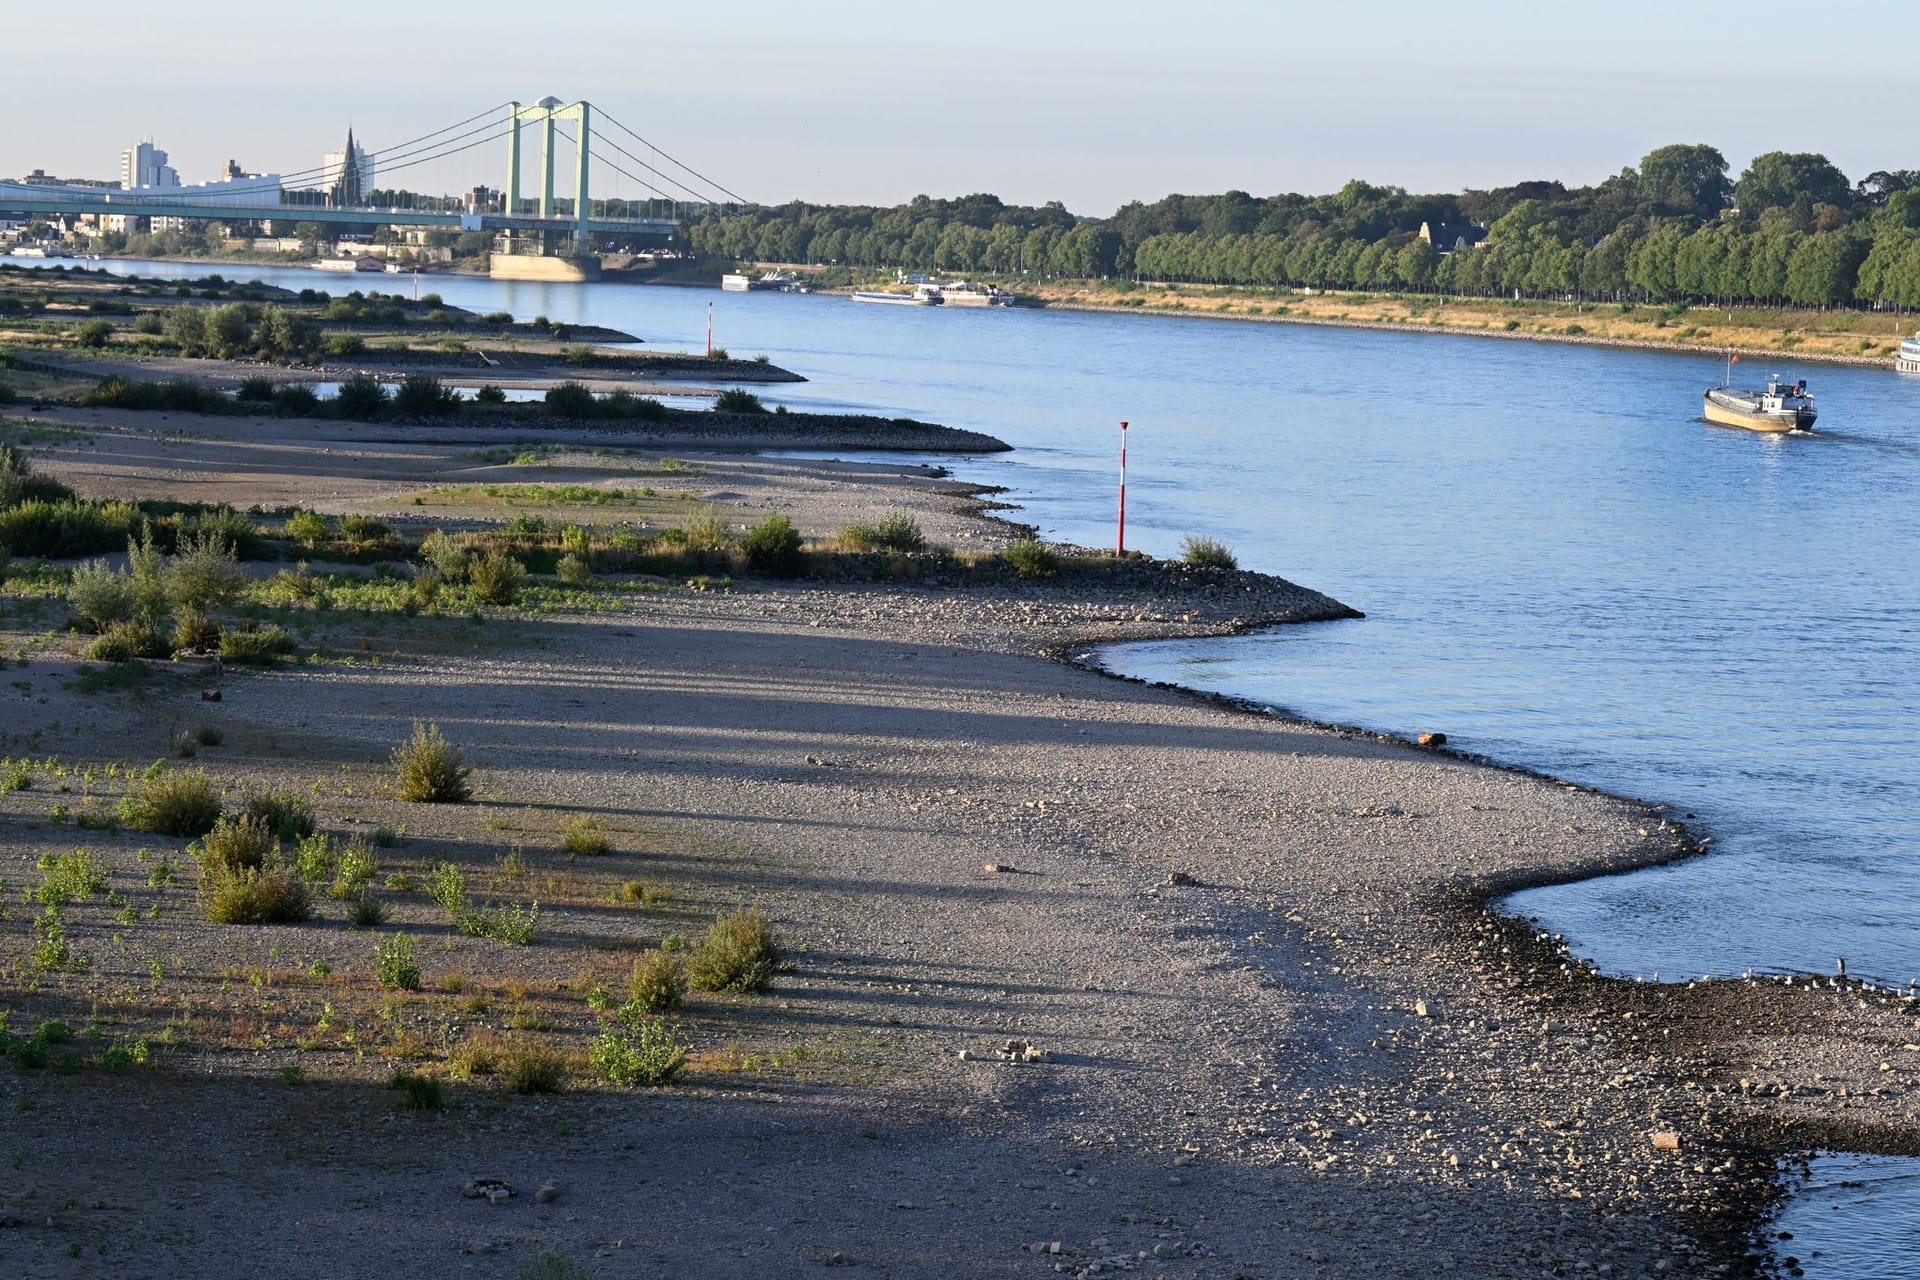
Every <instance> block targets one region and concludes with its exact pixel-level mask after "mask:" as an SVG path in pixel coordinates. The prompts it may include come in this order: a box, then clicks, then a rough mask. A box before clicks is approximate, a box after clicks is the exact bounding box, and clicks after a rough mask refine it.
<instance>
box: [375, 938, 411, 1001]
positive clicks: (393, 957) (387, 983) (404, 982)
mask: <svg viewBox="0 0 1920 1280" xmlns="http://www.w3.org/2000/svg"><path fill="white" fill-rule="evenodd" d="M373 977H374V981H376V982H378V983H379V984H380V985H381V986H382V987H383V988H385V989H386V990H388V991H418V990H419V989H420V961H419V960H418V958H417V957H416V956H415V954H414V942H413V938H412V937H411V936H410V935H408V934H404V933H396V934H394V935H393V936H392V937H390V938H382V939H381V940H380V941H379V942H378V943H376V944H374V948H373Z"/></svg>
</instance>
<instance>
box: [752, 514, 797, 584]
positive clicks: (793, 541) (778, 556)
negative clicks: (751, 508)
mask: <svg viewBox="0 0 1920 1280" xmlns="http://www.w3.org/2000/svg"><path fill="white" fill-rule="evenodd" d="M800 545H801V543H800V531H799V530H797V529H795V528H794V527H793V521H791V520H789V519H788V518H787V517H785V516H783V515H771V516H768V517H767V518H766V519H765V520H762V521H761V522H760V523H759V524H756V525H754V526H753V528H751V529H749V530H747V536H746V537H745V538H744V539H742V541H741V544H740V547H741V551H742V552H743V553H744V554H745V555H746V558H747V567H748V568H749V569H752V570H753V571H754V572H756V573H765V574H770V575H772V576H773V577H776V578H790V577H793V576H794V575H795V574H797V573H799V572H800V566H801V563H802V561H801V556H800Z"/></svg>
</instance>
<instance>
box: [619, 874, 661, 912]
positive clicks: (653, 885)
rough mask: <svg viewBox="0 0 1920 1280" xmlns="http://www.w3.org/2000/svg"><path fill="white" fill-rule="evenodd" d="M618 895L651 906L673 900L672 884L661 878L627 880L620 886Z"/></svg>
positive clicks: (626, 899) (628, 900)
mask: <svg viewBox="0 0 1920 1280" xmlns="http://www.w3.org/2000/svg"><path fill="white" fill-rule="evenodd" d="M620 897H621V898H622V899H624V900H625V901H627V902H637V903H639V904H640V905H642V906H647V907H651V906H654V905H656V904H658V903H662V902H672V901H673V886H672V885H670V884H667V883H666V882H665V881H663V880H628V881H626V882H625V883H623V884H622V885H621V886H620Z"/></svg>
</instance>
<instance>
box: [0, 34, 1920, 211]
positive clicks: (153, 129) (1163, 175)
mask: <svg viewBox="0 0 1920 1280" xmlns="http://www.w3.org/2000/svg"><path fill="white" fill-rule="evenodd" d="M0 43H4V44H5V46H7V52H8V55H9V56H8V57H7V58H6V61H5V66H6V71H5V73H4V74H3V75H0V121H4V122H5V123H4V124H0V177H16V176H19V175H21V174H24V173H26V172H27V171H29V170H31V169H35V168H40V169H45V170H46V171H48V172H49V173H53V174H57V175H59V176H62V177H99V178H115V177H118V170H119V156H120V152H121V151H122V150H123V149H124V148H125V147H127V146H129V145H131V144H132V143H134V142H136V141H140V140H144V139H147V138H152V139H153V140H154V141H155V142H156V143H157V144H158V145H159V146H161V147H162V148H164V149H165V150H167V151H168V152H169V153H170V155H171V157H172V160H173V163H174V165H175V167H176V168H178V169H179V170H180V172H181V177H182V180H183V181H187V182H194V181H204V180H207V179H210V178H213V177H215V176H217V174H218V172H219V171H220V168H221V166H222V165H224V163H225V162H226V161H227V160H228V159H229V158H233V159H236V160H238V161H239V162H240V163H241V164H242V165H243V166H245V167H246V168H248V169H249V170H267V171H274V172H282V173H293V172H295V171H298V170H306V169H311V168H314V167H316V166H317V165H318V164H319V163H320V160H321V156H322V154H323V153H324V152H326V151H327V150H329V149H332V148H335V147H337V146H339V145H340V140H341V138H342V137H343V136H344V135H345V132H346V129H347V126H348V125H349V124H350V123H351V124H352V126H353V127H354V129H355V132H356V136H357V137H358V138H359V139H361V140H362V141H364V143H365V144H366V145H367V146H369V147H371V148H373V149H376V150H381V149H386V148H391V147H394V146H396V145H397V144H402V143H405V142H407V141H408V140H410V139H413V138H416V137H418V136H420V135H422V134H426V133H429V132H431V131H433V130H435V129H439V128H442V127H443V126H447V125H451V124H453V123H454V122H456V121H459V120H463V119H466V118H468V117H471V116H474V115H476V113H481V112H485V111H487V110H488V109H489V108H492V107H494V106H496V105H498V104H504V103H505V102H507V101H508V100H510V99H518V100H520V101H526V102H531V101H535V100H538V99H540V98H542V97H545V96H547V95H549V94H551V95H553V96H555V97H559V98H561V99H563V100H567V101H572V100H574V99H582V98H584V99H586V100H588V101H590V102H591V103H593V104H594V107H595V109H596V111H597V112H599V113H601V114H602V115H603V116H605V117H609V118H611V119H613V120H617V121H619V122H621V123H623V124H625V125H626V126H628V127H629V128H630V129H632V130H634V131H635V133H637V134H639V135H641V136H642V137H644V138H646V139H647V140H648V141H649V142H650V143H651V144H653V145H654V146H656V147H659V148H661V149H662V150H664V151H665V152H666V153H667V154H669V155H672V156H674V157H677V158H678V159H679V160H681V161H683V162H684V163H686V164H687V165H689V166H691V168H693V169H694V170H696V171H698V172H699V173H701V174H702V175H705V177H707V178H708V179H710V180H711V181H712V182H713V183H716V184H718V185H719V186H720V187H723V188H725V189H726V190H728V191H730V192H734V193H738V194H739V195H740V196H742V197H744V198H746V199H749V200H755V201H761V202H766V203H779V202H783V201H786V200H790V199H802V200H808V201H813V202H819V203H880V204H894V203H898V202H900V201H903V200H907V199H910V198H912V197H913V196H914V195H916V194H922V193H924V194H928V195H936V196H940V195H946V196H955V195H964V194H967V193H970V192H975V191H990V192H993V193H995V194H998V195H1000V196H1001V197H1003V198H1004V199H1007V200H1008V201H1010V202H1018V203H1042V202H1045V201H1048V200H1060V201H1062V202H1064V203H1065V204H1066V205H1067V207H1068V208H1069V209H1072V210H1073V211H1074V212H1075V213H1079V214H1084V215H1093V216H1103V215H1105V214H1108V213H1111V212H1112V211H1113V210H1114V209H1115V208H1116V207H1117V206H1119V205H1120V204H1122V203H1124V202H1125V201H1128V200H1132V199H1141V200H1153V199H1157V198H1158V197H1160V196H1162V195H1165V194H1167V193H1169V192H1175V191H1178V192H1187V193H1205V192H1217V191H1225V190H1229V189H1236V188H1237V189H1240V190H1244V191H1250V192H1252V193H1253V194H1255V195H1270V194H1273V193H1275V192H1280V191H1302V192H1307V193H1317V192H1323V191H1330V190H1334V189H1337V188H1338V187H1339V186H1340V185H1341V184H1342V183H1344V182H1345V181H1346V180H1348V179H1349V178H1355V177H1360V178H1365V179H1367V180H1368V181H1370V182H1374V183H1380V184H1391V185H1397V186H1402V187H1406V188H1408V189H1410V190H1414V191H1455V190H1459V189H1461V188H1463V187H1488V186H1495V185H1501V184H1506V183H1511V182H1516V181H1521V180H1526V179H1534V178H1556V179H1559V180H1561V181H1564V182H1567V183H1568V184H1569V185H1574V184H1579V183H1588V182H1594V181H1598V180H1599V179H1601V178H1604V177H1606V176H1607V175H1609V174H1611V173H1615V172H1618V171H1619V169H1620V168H1622V167H1623V166H1625V165H1629V164H1633V163H1635V162H1637V160H1638V159H1639V157H1640V156H1642V155H1643V154H1645V153H1646V152H1648V151H1650V150H1652V149H1653V148H1654V147H1656V146H1660V145H1663V144H1666V143H1669V142H1708V143H1712V144H1713V145H1715V146H1717V147H1719V148H1720V149H1721V151H1722V152H1723V153H1725V154H1726V156H1727V158H1728V159H1729V160H1730V161H1731V162H1732V164H1733V171H1734V174H1735V176H1738V173H1739V171H1740V169H1741V168H1743V167H1744V166H1745V164H1746V162H1747V161H1748V160H1749V159H1750V158H1751V157H1752V156H1753V155H1755V154H1757V153H1759V152H1762V151H1769V150H1791V151H1800V150H1806V151H1818V152H1821V153H1823V154H1825V155H1827V156H1828V157H1829V158H1830V159H1832V160H1833V161H1834V163H1836V164H1838V165H1839V166H1840V168H1841V169H1842V170H1843V171H1845V172H1846V173H1847V174H1848V175H1849V176H1851V177H1854V178H1859V177H1862V176H1864V175H1865V174H1867V173H1868V172H1871V171H1872V170H1874V169H1882V168H1920V128H1916V114H1917V113H1916V110H1915V107H1916V104H1920V23H1916V22H1914V21H1913V16H1912V7H1911V5H1910V4H1907V3H1904V2H1903V0H1825V3H1822V4H1820V5H1818V6H1808V5H1806V4H1804V3H1785V2H1782V0H1747V2H1746V3H1738V4H1735V3H1724V2H1722V0H1660V2H1658V3H1656V2H1653V0H1612V3H1609V4H1608V5H1606V6H1600V5H1595V4H1553V3H1541V2H1540V0H1533V2H1532V3H1515V2H1511V0H1485V2H1483V3H1474V2H1473V0H1454V2H1453V3H1447V4H1416V3H1405V2H1402V0H1345V2H1343V3H1337V4H1336V3H1326V2H1325V0H1320V2H1319V3H1295V2H1294V0H1268V2H1267V3H1257V2H1255V0H1178V2H1177V3H1169V2H1167V0H1159V2H1158V3H1151V4H1149V3H1140V2H1139V0H1105V2H1104V3H1094V2H1090V0H1024V2H1015V0H970V2H969V3H966V4H953V3H944V4H930V3H925V2H924V0H887V2H884V3H882V2H879V0H813V3H810V4H806V5H799V4H794V3H792V2H791V0H780V2H775V0H732V2H731V3H729V4H727V5H725V6H705V5H700V6H696V5H635V4H632V3H631V0H573V3H571V4H567V5H563V6H543V5H535V6H529V5H524V4H520V5H516V4H509V3H503V2H502V0H466V2H465V3H462V4H459V5H449V4H445V3H436V4H425V3H420V2H419V0H377V2H376V0H329V3H327V4H325V5H271V6H257V7H245V8H244V9H243V10H235V9H234V8H233V7H232V6H231V5H225V4H222V5H218V6H216V5H212V4H207V3H203V2H202V0H174V2H173V3H168V4H162V3H156V2H155V0H138V2H137V3H130V2H129V0H94V2H93V3H91V4H89V6H88V7H87V18H86V21H85V22H79V23H75V22H64V21H46V22H38V21H35V22H10V23H7V24H6V25H5V31H4V35H0ZM603 136H605V137H607V138H609V139H617V140H618V141H620V142H622V143H623V144H624V145H626V146H627V148H628V150H629V151H632V152H634V153H635V154H637V155H640V156H642V158H645V159H647V160H649V162H652V160H653V158H654V157H653V153H652V152H651V151H647V150H645V149H643V148H641V147H640V146H639V144H637V143H636V142H635V141H634V140H633V138H632V137H631V136H629V135H626V134H620V133H618V132H617V131H615V130H613V129H612V128H611V127H607V128H606V129H604V130H603ZM471 140H473V141H479V142H481V143H483V145H480V146H478V147H476V148H475V149H473V150H470V151H467V152H465V153H463V154H461V155H459V156H455V157H451V158H449V159H447V160H445V161H443V162H438V163H435V164H432V165H423V166H419V167H416V168H415V169H412V170H410V171H408V172H406V173H405V174H400V173H392V174H391V175H390V178H391V180H389V175H387V174H384V173H383V174H382V175H381V176H380V177H379V178H378V180H377V185H380V186H387V185H399V184H401V183H402V182H404V183H405V185H408V186H410V187H413V188H414V189H419V190H434V191H454V190H464V189H465V188H467V187H470V186H473V185H475V184H480V183H484V184H486V185H489V186H495V187H497V186H499V185H500V183H501V182H502V180H503V178H504V172H505V160H504V146H505V144H504V142H495V141H489V140H487V135H486V134H485V133H482V134H477V135H475V137H474V138H473V139H471ZM523 145H525V146H526V147H527V148H528V149H529V151H528V154H529V155H530V156H531V155H532V154H535V153H536V152H537V141H536V138H535V135H534V133H533V132H531V131H529V133H528V134H527V138H526V142H525V143H524V144H523ZM606 157H607V159H609V160H610V161H612V163H614V164H617V165H620V166H622V167H625V168H627V169H628V170H629V172H630V173H631V174H633V175H634V176H633V177H627V176H622V175H620V174H618V173H615V172H614V171H613V170H612V169H611V168H609V167H607V166H606V165H600V166H598V167H597V171H596V178H595V181H594V194H595V195H596V196H608V195H619V196H627V197H630V198H633V197H640V196H644V195H645V194H647V192H646V190H645V189H644V187H643V186H642V185H641V183H640V182H639V181H637V180H635V179H636V178H639V177H644V175H642V174H640V172H639V170H638V169H637V167H636V166H634V165H632V164H631V163H630V162H629V161H628V160H626V159H624V158H622V157H620V156H619V155H618V154H617V153H614V152H612V151H610V150H609V151H607V152H606ZM561 163H562V165H563V166H567V167H566V168H564V169H563V176H562V177H561V178H560V180H559V181H560V186H561V188H562V189H563V190H564V189H565V188H566V186H567V184H568V182H569V181H570V178H569V177H568V176H566V175H569V174H570V173H571V168H570V165H571V157H570V155H564V156H563V157H562V161H561ZM532 167H533V166H532V164H531V163H529V165H528V169H529V171H531V169H532ZM660 167H662V168H669V166H667V165H665V164H662V165H660ZM680 176H681V177H682V179H683V180H684V181H686V182H687V185H688V186H691V187H694V188H696V189H702V190H704V188H702V187H701V184H698V183H694V182H692V181H691V180H687V179H686V178H685V175H684V174H682V175H680ZM529 181H530V180H529ZM655 185H656V186H661V185H662V184H660V183H658V182H657V181H655ZM662 189H663V190H666V191H668V192H672V190H673V189H672V188H670V187H664V186H663V187H662Z"/></svg>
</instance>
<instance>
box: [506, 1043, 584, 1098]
mask: <svg viewBox="0 0 1920 1280" xmlns="http://www.w3.org/2000/svg"><path fill="white" fill-rule="evenodd" d="M498 1071H499V1075H500V1082H501V1083H502V1084H504V1085H505V1086H506V1087H507V1091H508V1092H509V1093H559V1092H560V1090H561V1089H563V1088H565V1087H566V1083H567V1059H566V1055H564V1054H562V1053H561V1052H560V1051H559V1050H558V1049H555V1048H553V1047H552V1046H551V1045H548V1044H546V1043H545V1042H543V1041H539V1040H514V1041H512V1042H511V1043H509V1044H508V1045H507V1047H506V1049H505V1050H504V1051H503V1052H502V1053H501V1054H500V1056H499V1060H498Z"/></svg>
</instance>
